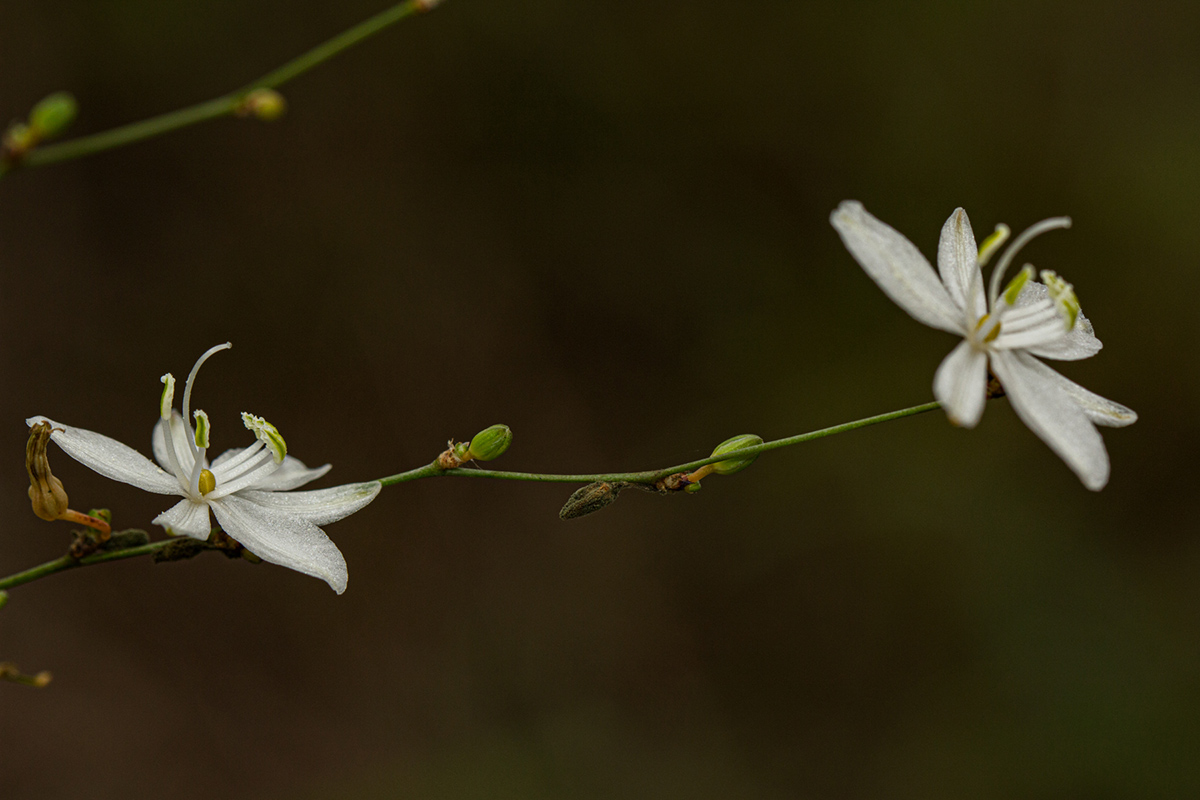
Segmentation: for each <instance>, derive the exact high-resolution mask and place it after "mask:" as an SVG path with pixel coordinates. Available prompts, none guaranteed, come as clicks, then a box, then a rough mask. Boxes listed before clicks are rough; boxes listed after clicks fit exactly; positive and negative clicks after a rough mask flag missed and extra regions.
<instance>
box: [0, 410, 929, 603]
mask: <svg viewBox="0 0 1200 800" xmlns="http://www.w3.org/2000/svg"><path fill="white" fill-rule="evenodd" d="M940 407H941V406H940V404H939V403H925V404H924V405H920V406H913V407H912V408H903V409H900V410H899V411H890V412H888V413H887V414H879V415H877V416H874V417H867V418H866V419H859V420H855V421H853V422H846V423H843V424H841V425H834V426H833V427H832V428H822V429H821V430H817V431H810V432H809V433H801V434H798V435H796V436H788V437H787V438H784V439H775V440H774V441H771V442H763V443H762V444H758V445H754V446H753V447H743V448H742V449H740V450H731V451H730V452H728V453H723V454H721V455H719V456H709V457H708V458H701V459H698V460H696V461H689V462H687V463H686V464H676V465H675V466H672V467H663V468H661V469H652V470H645V471H643V472H602V473H585V474H578V475H561V474H553V473H541V472H506V471H503V470H490V469H462V468H459V469H442V468H441V467H439V466H437V464H436V463H433V464H427V465H426V466H423V467H418V468H417V469H411V470H409V471H408V472H401V473H399V474H397V475H391V476H389V477H386V478H381V479H380V481H379V482H380V483H382V484H383V485H384V486H392V485H394V484H397V483H407V482H409V481H415V480H420V479H421V478H443V477H446V478H499V479H501V480H509V481H540V482H544V483H592V482H594V481H626V482H629V483H641V484H648V485H653V484H654V483H655V482H656V481H659V480H661V479H663V478H665V477H667V476H668V475H673V474H675V473H677V472H690V471H692V470H694V469H697V468H699V467H702V466H704V465H706V464H713V463H716V462H718V461H727V460H733V459H739V458H746V457H748V456H754V455H758V454H759V453H765V452H767V451H769V450H778V449H779V448H781V447H789V446H791V445H794V444H800V443H801V442H809V441H812V440H813V439H821V438H824V437H826V436H833V435H834V434H837V433H846V432H847V431H852V430H856V429H858V428H865V427H867V426H868V425H876V424H878V423H880V422H889V421H891V420H894V419H900V418H901V417H911V416H914V415H916V414H923V413H925V412H926V411H933V410H934V409H935V408H940ZM177 541H179V539H164V540H162V541H158V542H151V543H150V544H143V545H138V546H136V547H127V548H124V549H121V550H110V551H107V552H103V553H96V554H94V555H90V556H85V557H84V558H72V557H70V556H63V557H62V558H56V559H55V560H53V561H47V562H46V563H45V564H41V565H39V566H36V567H33V568H31V569H27V570H25V571H24V572H18V573H16V574H15V575H9V576H8V577H7V578H0V598H3V599H6V596H5V595H4V594H3V590H4V589H11V588H13V587H14V586H20V585H21V584H24V583H29V582H30V581H36V580H38V579H39V578H45V577H46V576H47V575H53V574H55V573H57V572H64V571H66V570H69V569H74V568H75V567H87V566H91V565H92V564H103V563H105V562H108V561H119V560H121V559H123V558H136V557H137V556H145V555H152V554H154V553H156V552H158V551H159V550H162V549H163V548H165V547H167V546H169V545H170V544H172V543H174V542H177Z"/></svg>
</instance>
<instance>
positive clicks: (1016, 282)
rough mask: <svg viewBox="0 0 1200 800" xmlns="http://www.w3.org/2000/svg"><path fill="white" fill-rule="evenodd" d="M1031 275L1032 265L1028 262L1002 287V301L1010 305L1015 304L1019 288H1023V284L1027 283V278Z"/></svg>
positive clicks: (1019, 291) (1019, 292)
mask: <svg viewBox="0 0 1200 800" xmlns="http://www.w3.org/2000/svg"><path fill="white" fill-rule="evenodd" d="M1032 277H1033V267H1031V266H1029V265H1028V264H1026V265H1025V267H1024V268H1023V269H1022V270H1021V271H1020V272H1018V273H1017V274H1016V276H1014V277H1013V279H1012V280H1011V281H1009V282H1008V286H1006V287H1004V302H1006V303H1008V304H1009V305H1010V306H1015V305H1016V304H1017V297H1018V296H1020V294H1021V290H1022V289H1024V288H1025V284H1027V283H1029V279H1030V278H1032Z"/></svg>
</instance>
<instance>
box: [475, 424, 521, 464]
mask: <svg viewBox="0 0 1200 800" xmlns="http://www.w3.org/2000/svg"><path fill="white" fill-rule="evenodd" d="M512 439H513V434H512V430H510V429H509V427H508V426H507V425H493V426H491V427H490V428H484V429H483V430H481V431H480V432H479V433H477V434H475V438H474V439H472V440H471V448H470V449H469V450H468V451H467V455H468V456H469V457H470V458H473V459H475V460H476V461H491V460H492V459H493V458H497V457H499V456H500V455H501V454H502V453H503V452H504V451H505V450H507V449H508V446H509V445H510V444H512Z"/></svg>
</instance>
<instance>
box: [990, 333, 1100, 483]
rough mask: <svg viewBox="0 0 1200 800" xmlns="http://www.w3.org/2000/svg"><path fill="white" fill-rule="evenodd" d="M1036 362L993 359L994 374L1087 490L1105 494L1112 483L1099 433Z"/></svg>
mask: <svg viewBox="0 0 1200 800" xmlns="http://www.w3.org/2000/svg"><path fill="white" fill-rule="evenodd" d="M1036 363H1037V359H1035V358H1034V357H1033V356H1031V355H1029V354H1028V353H1023V352H1021V351H1019V350H1002V351H999V352H995V353H993V354H992V370H993V371H995V373H996V377H998V378H999V379H1000V382H1001V383H1002V384H1003V385H1004V390H1005V392H1006V393H1007V394H1008V399H1009V400H1010V401H1011V402H1012V406H1013V410H1014V411H1016V412H1017V416H1019V417H1020V418H1021V420H1022V421H1023V422H1024V423H1025V424H1026V425H1028V426H1029V429H1030V430H1032V431H1033V432H1034V433H1036V434H1037V435H1038V436H1039V437H1040V438H1041V440H1042V441H1044V442H1045V443H1046V444H1048V445H1050V449H1051V450H1053V451H1054V452H1055V453H1057V454H1058V456H1059V458H1061V459H1062V460H1063V461H1065V462H1066V463H1067V466H1068V467H1070V468H1071V469H1072V470H1073V471H1074V472H1075V474H1076V475H1078V476H1079V479H1080V480H1081V481H1083V485H1084V486H1086V487H1087V488H1089V489H1091V490H1092V491H1099V490H1101V489H1103V488H1104V484H1106V483H1108V453H1107V452H1106V451H1105V449H1104V440H1103V439H1101V438H1100V432H1099V431H1097V430H1096V428H1095V427H1094V426H1093V425H1092V423H1091V421H1090V420H1089V419H1088V416H1087V415H1086V414H1085V413H1084V411H1083V409H1082V408H1081V407H1080V405H1079V404H1078V403H1077V402H1076V401H1075V399H1074V398H1073V397H1072V396H1071V395H1069V394H1067V392H1066V391H1064V389H1063V388H1062V386H1061V385H1060V383H1059V382H1057V381H1054V380H1051V379H1050V378H1048V377H1046V375H1045V374H1044V372H1043V371H1042V370H1039V369H1038V368H1037V366H1035V364H1036ZM1043 366H1044V365H1043Z"/></svg>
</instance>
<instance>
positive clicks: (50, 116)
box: [29, 92, 79, 141]
mask: <svg viewBox="0 0 1200 800" xmlns="http://www.w3.org/2000/svg"><path fill="white" fill-rule="evenodd" d="M78 112H79V106H78V104H77V103H76V102H75V98H74V97H72V96H71V94H70V92H55V93H54V94H52V95H50V96H49V97H46V98H44V99H43V100H42V101H41V102H39V103H38V104H37V105H36V106H34V107H33V110H32V111H30V112H29V127H30V128H32V129H33V133H34V135H35V136H36V137H37V138H38V140H39V141H41V140H43V139H53V138H54V137H55V136H59V135H61V134H62V133H63V132H64V131H66V130H67V128H69V127H70V126H71V123H72V122H74V121H75V115H76V114H77V113H78Z"/></svg>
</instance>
